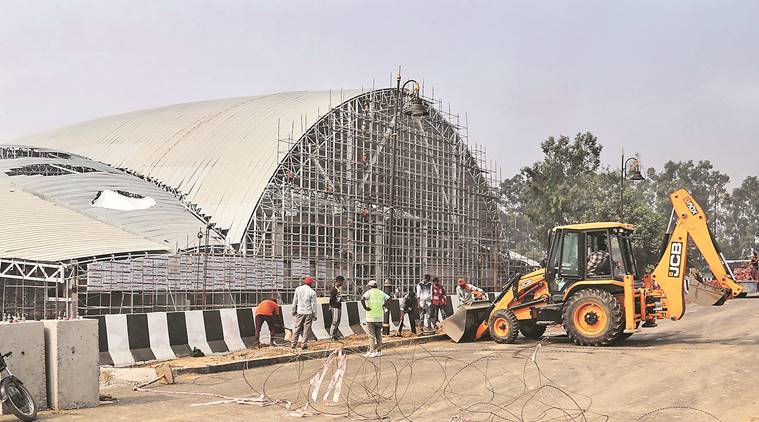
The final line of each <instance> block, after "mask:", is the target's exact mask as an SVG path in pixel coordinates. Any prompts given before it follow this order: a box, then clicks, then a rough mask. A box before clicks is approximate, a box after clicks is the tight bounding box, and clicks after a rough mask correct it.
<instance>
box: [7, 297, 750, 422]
mask: <svg viewBox="0 0 759 422" xmlns="http://www.w3.org/2000/svg"><path fill="white" fill-rule="evenodd" d="M758 323H759V298H748V299H742V300H734V301H730V302H728V303H727V304H726V305H725V306H722V307H698V306H691V307H689V309H688V313H687V314H686V317H685V319H683V320H682V321H677V322H675V321H663V322H660V324H659V327H657V328H652V329H647V330H644V331H643V332H642V333H639V334H635V335H633V336H632V337H631V338H629V339H628V340H627V341H625V342H624V343H622V344H620V345H619V346H616V347H609V348H594V347H579V346H575V345H573V344H571V343H569V341H568V339H567V338H566V337H550V338H548V339H546V340H544V341H542V342H540V343H537V342H535V341H530V340H526V339H523V338H520V339H519V341H518V342H517V343H516V344H512V345H499V344H495V343H493V342H490V341H487V342H478V343H469V344H454V343H452V342H450V341H437V342H433V343H428V344H424V345H416V346H409V347H401V348H394V349H389V350H387V351H386V353H385V356H383V357H382V358H377V359H365V358H363V357H362V356H360V355H351V356H350V357H349V358H348V360H347V367H346V372H345V376H344V379H343V382H342V385H341V387H342V389H341V394H340V397H339V399H338V401H337V403H335V404H327V403H325V402H324V401H323V400H322V396H323V395H324V393H325V392H326V390H327V385H328V384H329V382H330V380H331V377H332V371H331V370H330V371H327V373H326V376H325V378H324V380H323V382H322V383H321V386H320V389H319V395H318V400H317V401H316V402H313V406H312V407H311V408H308V409H307V411H306V412H305V413H306V414H305V415H304V414H303V413H298V412H297V411H296V410H297V409H298V408H301V409H302V408H303V406H304V403H305V400H306V396H307V395H308V394H309V387H310V380H311V379H312V378H313V377H314V375H315V374H318V373H319V372H320V371H321V369H322V365H323V362H324V360H313V361H305V362H293V363H286V364H282V365H276V366H269V367H263V368H255V369H249V370H246V371H235V372H226V373H221V374H213V375H202V376H198V375H192V376H189V375H187V376H182V377H180V378H179V379H178V383H177V384H175V385H159V386H156V387H155V388H154V389H152V390H151V391H148V392H136V391H131V390H130V389H128V388H118V389H112V390H108V393H109V394H111V395H113V396H114V397H115V398H117V399H118V402H117V403H116V404H112V405H105V406H100V407H99V408H95V409H82V410H77V411H67V412H61V413H44V414H43V415H42V419H43V420H55V421H109V422H119V421H188V420H193V421H212V420H224V421H251V420H261V421H287V420H292V419H293V418H296V417H303V418H305V419H309V420H314V421H322V420H324V421H327V420H335V419H346V418H351V419H358V420H380V419H384V420H394V421H397V420H413V421H465V420H470V421H490V420H493V421H495V420H499V421H500V420H507V421H549V420H562V421H570V420H571V421H583V420H587V421H606V420H612V421H635V420H640V421H687V422H700V421H715V420H722V421H755V422H757V421H759V382H758V381H759V377H758V376H757V374H759V347H758V346H759V330H757V328H756V327H757V324H758ZM538 344H539V345H538ZM262 393H263V394H265V396H266V397H267V398H268V401H266V402H265V403H252V402H251V401H247V402H245V401H243V402H242V403H246V404H237V403H227V404H223V403H218V402H219V401H220V400H223V399H222V398H220V397H219V396H217V395H223V396H226V397H229V398H237V399H239V398H248V399H250V398H256V397H260V396H261V394H262ZM330 398H332V396H330ZM215 402H216V403H215ZM209 403H214V404H209ZM288 403H289V405H288ZM288 407H289V408H288ZM317 413H319V414H317ZM457 418H458V419H457ZM10 420H13V419H12V417H5V416H3V417H0V421H10Z"/></svg>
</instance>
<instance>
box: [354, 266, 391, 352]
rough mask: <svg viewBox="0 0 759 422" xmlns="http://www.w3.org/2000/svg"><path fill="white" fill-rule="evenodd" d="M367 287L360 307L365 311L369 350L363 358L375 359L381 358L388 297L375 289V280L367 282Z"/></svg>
mask: <svg viewBox="0 0 759 422" xmlns="http://www.w3.org/2000/svg"><path fill="white" fill-rule="evenodd" d="M367 287H368V288H369V290H367V291H366V293H364V295H363V296H361V306H363V307H364V310H366V331H367V334H368V335H369V350H368V351H367V352H366V354H365V355H364V356H365V357H368V358H375V357H380V356H382V320H383V318H384V315H385V302H386V301H387V300H389V299H390V296H388V295H387V293H385V292H383V291H382V290H380V289H378V288H377V281H375V280H369V283H367Z"/></svg>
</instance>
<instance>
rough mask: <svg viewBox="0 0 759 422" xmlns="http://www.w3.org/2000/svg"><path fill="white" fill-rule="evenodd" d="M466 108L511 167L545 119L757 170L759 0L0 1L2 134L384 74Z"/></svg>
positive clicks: (533, 147) (561, 127) (474, 129)
mask: <svg viewBox="0 0 759 422" xmlns="http://www.w3.org/2000/svg"><path fill="white" fill-rule="evenodd" d="M538 3H539V4H538ZM398 64H402V65H403V68H404V74H405V76H406V77H413V78H416V79H419V80H422V79H423V80H424V82H425V86H426V89H425V90H426V94H428V95H429V94H430V88H431V87H433V86H434V89H435V96H436V97H442V98H443V99H444V100H445V101H446V102H450V103H451V107H452V110H454V111H457V112H460V113H462V114H463V113H468V116H469V128H470V130H469V133H470V139H471V141H472V142H478V143H481V144H485V145H486V146H487V148H488V152H489V156H490V158H491V159H494V160H496V161H497V162H498V164H499V166H500V167H501V168H502V170H503V173H504V174H505V175H511V174H513V173H514V172H516V171H517V170H518V169H519V168H520V167H522V166H524V165H526V164H529V163H530V162H532V161H535V160H537V159H539V158H540V157H541V152H540V147H539V144H540V141H541V140H543V139H545V138H546V137H547V136H550V135H560V134H567V135H574V134H575V133H577V132H579V131H591V132H593V133H595V134H596V135H597V136H598V137H599V139H600V141H601V142H602V143H603V145H604V156H603V158H604V162H605V163H606V164H610V165H614V166H619V163H618V162H619V158H618V156H619V147H620V145H622V144H624V146H625V150H626V151H627V152H639V153H640V154H641V159H642V162H643V165H644V166H652V165H653V166H657V167H660V166H661V165H662V163H664V162H665V161H666V160H687V159H695V160H698V159H709V160H712V162H713V163H714V164H715V165H716V166H717V167H718V168H719V169H721V170H722V171H724V172H726V173H728V174H729V175H730V176H731V177H732V179H733V184H736V182H737V181H739V180H740V179H742V178H743V177H745V176H747V175H750V174H751V175H757V174H759V2H756V1H753V2H742V1H710V2H697V1H629V2H622V1H576V2H560V1H545V2H534V1H524V2H510V1H509V2H507V1H492V2H484V1H481V2H464V1H461V2H450V1H427V2H422V1H419V2H413V1H399V2H392V1H383V2H378V1H371V2H370V1H307V2H306V1H303V2H301V1H276V2H275V1H272V2H269V3H258V2H251V1H240V2H234V1H226V2H225V1H186V0H185V1H145V2H141V1H135V0H129V1H123V2H122V1H103V0H100V1H92V2H85V1H36V2H30V1H26V0H23V1H7V0H0V140H4V141H9V140H12V139H13V138H15V137H18V136H21V135H24V134H29V133H33V132H37V131H42V130H47V129H53V128H56V127H59V126H63V125H66V124H70V123H75V122H78V121H82V120H87V119H91V118H95V117H99V116H105V115H110V114H115V113H120V112H126V111H131V110H136V109H142V108H150V107H155V106H161V105H167V104H173V103H179V102H187V101H195V100H203V99H211V98H223V97H234V96H245V95H256V94H265V93H272V92H279V91H293V90H318V89H329V88H357V87H362V86H363V87H369V86H371V84H372V80H375V85H376V86H377V87H382V86H387V85H389V84H390V75H391V72H392V71H393V69H394V67H395V66H396V65H398Z"/></svg>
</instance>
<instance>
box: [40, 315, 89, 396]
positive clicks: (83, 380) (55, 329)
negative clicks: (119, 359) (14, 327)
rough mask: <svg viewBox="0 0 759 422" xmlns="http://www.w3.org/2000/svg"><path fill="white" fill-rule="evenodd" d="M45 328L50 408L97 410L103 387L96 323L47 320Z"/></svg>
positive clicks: (85, 320) (83, 320) (81, 320)
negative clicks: (101, 387) (100, 391)
mask: <svg viewBox="0 0 759 422" xmlns="http://www.w3.org/2000/svg"><path fill="white" fill-rule="evenodd" d="M43 324H44V326H45V348H46V349H47V357H46V361H47V362H46V363H47V365H46V369H47V392H48V394H47V396H48V403H49V404H50V408H52V409H56V410H58V409H79V408H83V407H95V406H97V405H98V401H99V386H100V384H99V382H100V379H99V377H100V367H99V365H98V324H97V321H95V320H88V319H80V320H65V321H63V320H60V321H59V320H47V321H43Z"/></svg>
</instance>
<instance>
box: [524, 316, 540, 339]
mask: <svg viewBox="0 0 759 422" xmlns="http://www.w3.org/2000/svg"><path fill="white" fill-rule="evenodd" d="M519 331H520V332H521V333H522V335H523V336H525V337H527V338H529V339H533V340H537V339H539V338H541V337H543V334H545V332H546V326H545V325H538V324H535V322H534V321H532V320H525V321H519Z"/></svg>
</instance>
